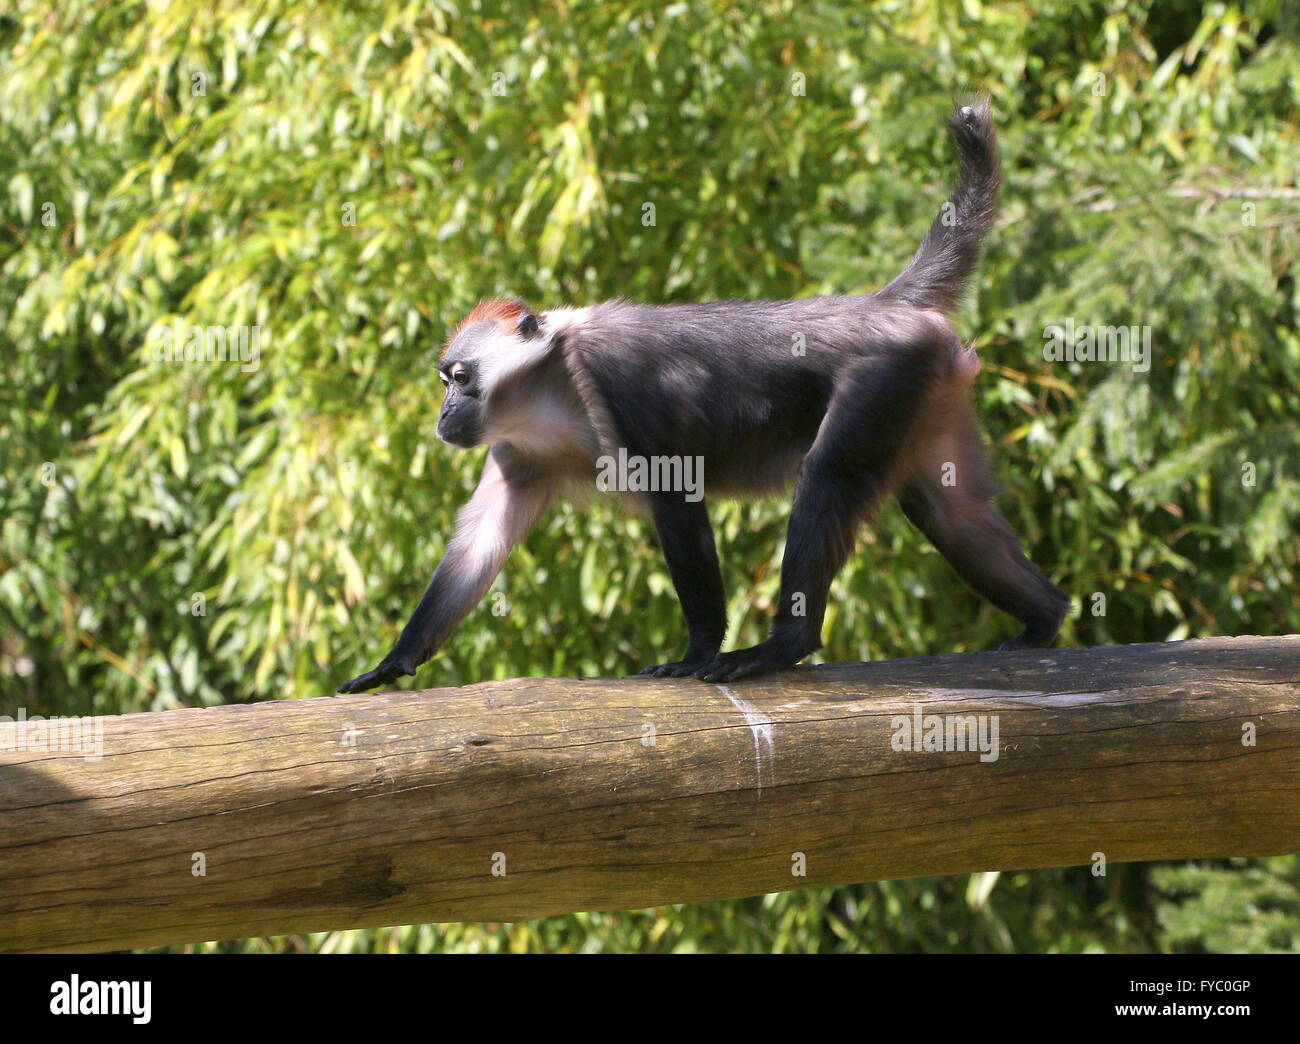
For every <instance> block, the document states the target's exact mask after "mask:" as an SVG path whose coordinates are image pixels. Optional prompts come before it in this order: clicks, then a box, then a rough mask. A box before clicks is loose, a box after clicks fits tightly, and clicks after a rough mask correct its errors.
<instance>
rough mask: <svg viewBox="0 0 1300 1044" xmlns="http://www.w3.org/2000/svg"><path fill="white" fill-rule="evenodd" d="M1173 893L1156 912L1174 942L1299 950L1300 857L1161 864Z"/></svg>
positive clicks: (1160, 884) (1157, 871) (1157, 878)
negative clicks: (1183, 864) (1173, 864)
mask: <svg viewBox="0 0 1300 1044" xmlns="http://www.w3.org/2000/svg"><path fill="white" fill-rule="evenodd" d="M1151 876H1152V881H1153V883H1154V884H1155V885H1156V887H1157V888H1159V889H1161V890H1162V891H1164V892H1166V893H1168V896H1169V898H1168V899H1167V900H1165V901H1163V902H1161V903H1160V904H1158V905H1157V907H1156V915H1157V917H1158V918H1159V921H1160V924H1161V926H1162V927H1163V928H1164V929H1165V931H1166V932H1167V933H1168V935H1169V939H1170V941H1171V942H1173V943H1175V944H1177V945H1180V946H1185V947H1187V948H1189V949H1191V950H1193V951H1194V952H1198V953H1295V952H1296V951H1297V950H1300V858H1297V857H1296V856H1284V857H1281V858H1278V859H1264V860H1259V861H1255V860H1248V859H1229V860H1223V861H1222V862H1220V863H1217V864H1216V863H1205V864H1202V863H1191V864H1188V865H1186V866H1158V867H1154V868H1153V869H1152V875H1151Z"/></svg>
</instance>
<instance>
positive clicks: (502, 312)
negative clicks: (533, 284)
mask: <svg viewBox="0 0 1300 1044" xmlns="http://www.w3.org/2000/svg"><path fill="white" fill-rule="evenodd" d="M527 314H528V306H527V305H526V304H524V303H523V302H522V301H512V300H510V299H508V298H505V297H494V298H492V299H491V300H490V301H480V302H479V303H478V304H476V305H475V306H474V308H473V309H472V310H471V311H470V313H469V315H467V316H465V318H464V319H462V320H461V321H460V322H459V323H458V324H457V325H456V329H454V330H452V332H451V336H450V337H448V338H447V344H446V345H444V346H443V349H442V351H443V354H444V355H445V354H446V353H447V349H448V348H449V347H451V342H452V341H454V340H455V339H456V335H457V334H458V333H460V332H461V331H462V330H463V329H465V327H467V326H470V325H472V324H473V323H481V322H491V323H496V324H497V326H499V327H500V328H501V330H502V332H506V333H508V332H509V331H511V330H513V329H514V328H515V324H516V323H518V322H519V320H520V318H522V317H523V316H525V315H527Z"/></svg>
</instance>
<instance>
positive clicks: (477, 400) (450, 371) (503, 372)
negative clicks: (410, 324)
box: [438, 299, 549, 449]
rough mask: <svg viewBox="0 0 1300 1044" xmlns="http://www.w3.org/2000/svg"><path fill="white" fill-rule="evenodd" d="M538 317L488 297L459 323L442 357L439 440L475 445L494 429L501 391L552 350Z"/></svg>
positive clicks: (524, 307)
mask: <svg viewBox="0 0 1300 1044" xmlns="http://www.w3.org/2000/svg"><path fill="white" fill-rule="evenodd" d="M548 348H549V343H548V342H547V340H546V338H544V337H543V336H542V335H541V333H540V331H539V329H538V323H537V316H535V315H534V314H533V313H532V310H531V309H529V307H528V306H527V305H525V304H523V303H522V302H520V301H507V300H500V299H498V300H493V301H484V302H483V303H482V304H480V305H478V307H476V308H475V309H474V310H473V311H472V312H470V313H469V315H467V316H466V317H465V318H464V320H462V321H461V324H460V325H459V326H458V327H456V330H455V332H454V333H453V334H452V335H451V340H450V341H449V342H448V343H447V347H446V350H444V351H443V353H442V358H441V359H440V360H439V361H438V377H439V379H440V380H441V381H442V384H443V387H444V388H446V389H447V394H446V397H445V398H444V399H443V400H442V412H441V413H439V414H438V438H440V439H442V440H443V441H444V442H447V443H450V444H451V445H453V446H460V447H461V448H463V449H470V448H472V447H474V446H478V445H480V444H481V443H482V442H483V441H484V439H485V437H488V436H490V435H491V433H492V428H493V424H492V421H493V419H494V416H495V414H496V412H497V409H496V407H498V406H499V403H498V402H497V401H496V400H497V399H499V398H500V397H501V391H502V389H503V388H505V387H506V386H507V385H509V384H511V383H513V382H512V380H511V378H513V377H516V376H518V375H520V374H521V373H522V372H523V371H525V370H527V369H528V368H529V366H530V365H532V364H534V363H536V362H537V361H538V360H540V359H541V358H542V357H543V356H544V355H545V354H546V352H547V350H548Z"/></svg>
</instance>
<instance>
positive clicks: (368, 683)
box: [338, 663, 411, 693]
mask: <svg viewBox="0 0 1300 1044" xmlns="http://www.w3.org/2000/svg"><path fill="white" fill-rule="evenodd" d="M410 673H411V672H410V671H406V670H403V669H402V668H401V667H400V666H398V665H397V664H394V663H381V664H380V665H379V666H378V667H376V668H375V669H374V670H373V671H366V673H365V674H359V675H357V676H356V677H355V678H353V679H352V680H351V681H345V682H344V683H343V684H342V685H340V686H339V688H338V691H339V692H342V693H350V692H367V691H369V690H370V689H377V688H379V686H381V685H391V684H392V683H393V682H395V681H397V679H398V678H400V677H401V676H402V675H404V674H410Z"/></svg>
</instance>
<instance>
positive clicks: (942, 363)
mask: <svg viewBox="0 0 1300 1044" xmlns="http://www.w3.org/2000/svg"><path fill="white" fill-rule="evenodd" d="M949 126H950V130H951V135H952V138H953V141H954V142H955V146H956V152H957V158H958V169H957V177H956V186H955V189H954V191H953V194H952V198H951V201H950V203H949V204H948V205H947V206H945V208H944V209H943V210H941V212H940V214H939V215H938V216H937V217H936V218H935V220H934V222H933V223H932V224H931V225H930V228H929V230H928V231H927V233H926V234H925V237H924V239H923V240H922V242H921V245H920V247H919V248H918V249H917V251H916V253H915V255H914V256H913V257H912V259H911V261H910V263H909V264H908V265H907V267H906V268H904V269H903V271H902V272H901V273H900V274H899V275H898V276H897V277H896V278H894V279H893V280H892V281H891V282H889V283H888V284H887V285H886V286H885V287H884V288H883V289H881V290H878V291H876V292H875V293H871V294H864V295H836V296H823V297H807V298H799V299H795V300H784V301H764V300H722V301H711V302H706V303H699V304H667V305H649V304H640V303H635V302H631V301H627V300H624V299H621V298H616V299H614V300H610V301H607V302H605V303H602V304H596V305H591V306H586V307H577V308H574V307H559V308H555V309H552V310H550V311H543V312H540V313H537V312H534V311H533V310H532V309H531V308H529V307H528V306H527V305H526V304H524V303H523V302H521V301H518V300H513V299H493V300H489V301H486V302H482V303H480V304H479V305H478V306H477V307H476V308H474V309H473V310H472V311H471V312H470V313H469V314H468V315H467V316H466V317H465V319H464V321H463V322H461V323H460V324H459V326H457V327H456V329H455V330H454V331H453V332H452V334H451V336H450V338H449V339H448V342H447V344H446V347H445V349H444V351H443V354H442V356H441V358H440V360H439V364H438V376H439V379H440V381H441V383H442V384H443V386H444V387H445V390H446V391H445V397H444V399H443V403H442V408H441V411H440V413H439V416H438V422H437V435H438V437H439V438H441V439H442V440H443V441H445V442H447V443H449V444H450V445H452V446H455V447H460V448H464V449H470V448H474V447H487V448H488V450H487V457H486V461H485V463H484V467H483V473H482V477H481V480H480V482H479V484H478V487H477V489H476V490H475V492H474V493H473V495H472V496H471V497H470V499H469V502H468V503H467V504H466V505H465V507H464V508H463V509H462V511H461V512H460V514H459V516H458V519H457V523H456V527H455V531H454V533H453V535H452V537H451V540H450V541H449V543H448V545H447V549H446V553H445V555H444V557H443V559H442V561H441V563H440V564H439V565H438V567H437V569H436V571H435V572H434V575H433V579H432V580H431V581H430V583H429V585H428V587H427V589H426V590H425V592H424V595H423V597H422V598H421V599H420V601H419V604H418V605H417V606H416V609H415V611H414V613H413V614H412V616H411V618H410V620H409V622H408V623H407V624H406V627H405V628H404V629H403V631H402V633H401V636H400V638H399V639H398V641H397V643H396V645H395V646H394V647H393V649H392V651H391V652H389V653H388V655H387V656H385V657H384V659H383V660H382V661H381V662H380V664H379V666H378V667H376V668H375V669H374V670H371V671H368V672H366V673H365V674H362V675H360V676H359V677H356V678H353V679H352V680H351V681H348V682H345V683H344V684H343V685H341V686H339V690H338V691H339V692H344V693H347V692H361V691H365V690H368V689H372V688H376V687H378V686H382V685H388V684H391V683H392V682H394V681H395V680H396V679H397V678H399V677H402V676H405V675H410V674H414V673H415V671H416V669H417V668H418V667H419V666H420V665H421V664H422V663H424V662H425V661H427V660H428V659H429V658H430V657H431V656H432V655H433V654H434V652H435V651H436V650H437V649H438V648H439V647H440V646H442V644H443V643H444V642H445V641H446V640H447V638H448V637H449V636H450V635H451V633H452V632H453V630H454V629H455V628H456V626H457V625H458V624H459V623H460V621H461V620H462V619H463V618H464V617H465V616H466V614H467V613H469V612H470V610H471V609H472V608H473V607H474V606H475V605H476V604H477V603H478V602H479V601H480V600H481V599H482V598H483V597H484V596H485V595H486V593H487V591H488V588H489V587H490V586H491V584H492V582H493V580H494V579H495V577H496V576H497V574H498V572H499V571H500V570H501V568H502V567H503V565H504V563H505V560H506V557H507V555H508V554H509V552H510V549H511V548H512V547H513V546H514V545H515V544H516V543H518V542H519V541H520V540H522V539H523V538H524V536H525V535H526V534H527V533H528V531H529V530H530V529H531V528H532V527H533V525H534V523H536V522H537V520H538V519H539V517H540V516H541V515H542V513H543V511H544V510H545V509H546V507H547V505H548V504H550V503H551V501H552V500H553V499H554V498H555V497H557V496H566V497H567V496H572V495H573V494H574V493H575V492H577V491H579V490H581V489H583V488H586V489H588V490H589V489H590V488H591V487H592V483H593V480H594V478H595V477H596V476H597V474H598V471H599V469H600V468H601V467H603V466H605V465H607V464H608V462H609V461H611V460H615V459H619V454H620V453H622V454H623V458H622V459H632V458H635V459H638V460H686V459H693V460H696V461H698V462H700V463H701V464H702V465H703V491H704V493H705V494H706V495H705V496H700V495H694V496H692V495H691V493H690V492H687V491H684V490H682V489H674V488H654V487H653V484H652V485H651V487H650V488H648V489H641V488H639V487H638V488H636V489H633V490H632V491H631V492H629V491H627V490H623V491H621V492H620V497H619V499H620V500H622V501H623V502H625V503H627V504H630V505H631V506H632V507H634V508H637V509H639V510H641V511H643V512H645V513H648V514H649V516H650V518H651V519H653V523H654V526H655V530H656V532H657V535H658V542H659V545H660V548H661V550H662V553H663V557H664V560H665V564H666V565H667V569H668V573H669V575H670V577H671V579H672V582H673V585H674V588H675V590H676V593H677V597H678V601H679V602H680V605H681V610H682V614H683V616H684V618H685V624H686V631H687V643H686V650H685V652H684V653H683V654H682V656H681V657H680V658H679V659H677V660H673V661H671V662H666V663H661V664H655V665H652V666H649V667H646V668H645V669H644V670H643V671H642V672H641V674H643V675H647V676H651V677H687V676H694V677H695V678H698V679H701V680H703V681H708V682H730V681H736V680H738V679H741V678H746V677H750V676H755V675H759V674H762V673H764V672H768V671H772V670H777V669H780V668H785V667H790V666H792V665H794V664H797V663H798V662H799V661H800V660H802V659H803V658H804V657H806V656H808V655H809V654H810V653H812V652H814V651H815V650H817V649H818V648H820V647H821V630H822V623H823V619H824V616H825V612H826V604H827V599H828V595H829V591H830V586H831V582H832V580H833V579H834V577H835V576H836V574H837V573H838V572H839V570H840V568H841V566H842V565H843V564H844V562H845V560H846V559H847V557H848V555H849V553H850V551H851V549H852V544H853V541H854V538H855V532H856V531H857V529H858V528H859V527H860V526H861V525H863V524H864V523H866V522H868V521H869V520H870V519H871V518H872V517H873V516H874V515H875V513H876V512H877V510H878V509H879V507H880V505H881V503H882V502H883V501H884V500H885V499H886V498H887V497H888V496H890V495H893V496H896V498H897V501H898V503H899V505H900V507H901V508H902V511H903V514H904V516H905V517H906V518H907V519H908V520H909V521H910V522H911V523H912V524H913V525H914V526H915V527H916V528H917V529H919V530H920V531H921V532H922V534H924V535H925V537H926V538H927V539H928V540H929V541H930V542H931V543H932V544H933V545H934V546H935V547H936V548H937V549H938V551H939V552H940V553H941V554H942V555H943V556H944V557H945V558H946V559H947V560H948V562H949V563H950V564H951V565H952V566H953V568H954V569H955V570H956V572H957V574H958V575H959V576H960V577H961V579H962V580H964V581H965V583H966V584H967V585H969V586H970V587H971V588H973V589H974V590H975V591H976V592H977V593H978V594H980V595H982V596H983V597H984V598H985V599H986V600H987V601H989V602H991V603H992V604H993V605H994V606H996V607H997V608H998V609H1000V610H1002V611H1004V612H1006V613H1008V614H1010V615H1011V616H1013V617H1015V618H1016V619H1017V620H1018V621H1019V622H1020V624H1021V626H1022V627H1023V630H1022V631H1021V632H1020V634H1019V635H1018V636H1017V637H1015V638H1012V639H1010V640H1009V641H1006V642H1004V643H1002V645H1001V646H1000V648H1003V649H1016V648H1026V647H1039V646H1045V645H1048V644H1050V643H1051V642H1052V640H1053V639H1054V638H1055V636H1056V633H1057V631H1058V629H1059V627H1060V625H1061V622H1062V621H1063V619H1064V617H1065V615H1066V612H1067V610H1068V608H1069V599H1068V598H1067V596H1066V595H1065V593H1064V592H1063V591H1061V590H1060V589H1059V588H1058V587H1056V586H1055V585H1054V584H1053V583H1052V582H1051V581H1050V580H1049V579H1048V578H1047V577H1046V576H1045V575H1044V574H1043V573H1042V572H1041V571H1040V570H1039V569H1038V568H1037V567H1036V566H1034V565H1033V564H1032V563H1031V562H1030V561H1029V560H1028V559H1027V558H1026V557H1025V555H1024V554H1023V552H1022V551H1021V548H1020V545H1019V542H1018V539H1017V537H1016V535H1015V533H1014V532H1013V531H1012V529H1011V527H1010V525H1009V524H1008V523H1007V522H1006V520H1005V519H1004V518H1003V517H1002V515H1000V514H999V513H998V511H997V510H996V508H995V507H994V506H993V500H994V498H995V496H996V495H997V493H998V488H997V486H996V484H995V482H994V480H993V478H992V474H991V471H990V467H989V465H988V463H987V460H986V457H985V454H984V450H983V447H982V440H981V437H980V434H979V431H978V428H977V427H976V423H975V419H974V416H973V412H972V408H971V406H970V404H969V401H968V399H969V395H968V390H969V387H970V385H971V383H972V381H973V380H974V379H975V377H976V375H977V374H978V373H979V370H980V363H979V358H978V355H977V354H976V353H975V351H974V349H973V348H972V347H970V346H967V345H964V344H963V342H962V341H961V339H960V338H958V336H957V334H956V333H955V331H954V329H953V326H952V323H951V321H950V318H949V317H950V316H951V315H952V313H953V312H954V311H955V310H956V308H957V306H958V304H959V300H960V297H961V294H962V292H963V290H964V288H965V285H966V283H967V282H968V280H969V278H970V276H971V275H972V273H973V272H974V270H975V268H976V265H977V262H978V259H979V255H980V250H981V245H982V242H983V240H984V238H985V236H986V234H987V233H988V231H989V229H990V228H991V226H992V223H993V218H994V213H995V207H996V201H997V195H998V189H999V186H1000V182H1001V166H1000V162H999V158H998V149H997V137H996V131H995V129H994V125H993V120H992V116H991V114H990V108H989V103H988V101H987V99H980V100H978V101H976V102H975V103H973V104H971V105H964V106H960V107H958V108H957V109H956V110H955V112H954V114H953V115H952V117H951V118H950V120H949ZM628 485H629V486H630V485H631V484H628ZM643 485H644V484H643ZM666 485H668V486H671V485H672V483H671V482H670V483H667V484H666ZM791 485H793V489H794V493H793V502H792V506H791V511H790V518H789V523H788V529H787V539H786V544H785V550H784V555H783V559H782V563H781V578H780V594H779V597H778V601H777V605H776V607H775V612H774V614H773V618H772V623H771V629H770V632H769V634H768V637H767V638H766V639H765V640H764V641H762V642H760V643H759V644H758V645H755V646H752V647H750V648H745V649H738V650H734V651H729V652H721V651H720V650H721V647H722V642H723V639H724V637H725V631H726V611H725V605H726V602H725V596H724V590H723V583H722V573H721V567H720V565H719V561H718V553H717V549H716V546H715V542H714V536H713V529H712V527H711V525H710V522H709V514H708V510H707V507H706V499H707V497H708V496H712V497H729V498H739V497H762V496H772V495H776V494H778V493H780V492H781V491H782V490H785V489H788V488H789V487H790V486H791Z"/></svg>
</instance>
